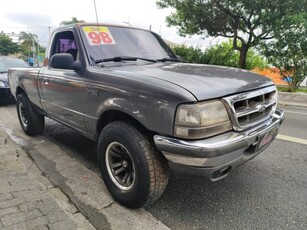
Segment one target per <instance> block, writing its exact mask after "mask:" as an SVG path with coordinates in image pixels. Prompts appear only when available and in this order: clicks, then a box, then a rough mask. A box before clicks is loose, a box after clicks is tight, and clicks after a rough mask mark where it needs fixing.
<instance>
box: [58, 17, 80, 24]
mask: <svg viewBox="0 0 307 230" xmlns="http://www.w3.org/2000/svg"><path fill="white" fill-rule="evenodd" d="M79 22H85V21H83V20H78V19H77V18H76V17H72V18H71V20H69V21H62V22H61V23H60V25H61V26H65V25H70V24H76V23H79Z"/></svg>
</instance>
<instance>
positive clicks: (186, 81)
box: [110, 63, 274, 100]
mask: <svg viewBox="0 0 307 230" xmlns="http://www.w3.org/2000/svg"><path fill="white" fill-rule="evenodd" d="M110 69H113V68H110ZM112 72H113V73H114V74H119V75H125V76H130V77H137V76H139V77H141V78H143V79H144V77H145V76H147V77H153V78H158V79H161V80H163V81H167V82H170V83H173V84H176V85H178V86H180V87H182V88H184V89H186V90H188V91H189V92H190V93H192V94H193V95H194V96H195V98H196V99H197V100H206V99H212V98H220V97H224V96H226V95H231V94H235V93H239V92H244V91H249V90H253V89H257V88H262V87H266V86H269V85H273V84H274V83H273V82H272V81H271V80H270V79H269V78H267V77H263V76H261V75H259V74H255V73H252V72H250V71H247V70H242V69H237V68H230V67H221V66H213V65H202V64H188V63H171V64H169V63H163V64H162V63H157V64H149V65H129V66H122V68H116V70H114V71H112Z"/></svg>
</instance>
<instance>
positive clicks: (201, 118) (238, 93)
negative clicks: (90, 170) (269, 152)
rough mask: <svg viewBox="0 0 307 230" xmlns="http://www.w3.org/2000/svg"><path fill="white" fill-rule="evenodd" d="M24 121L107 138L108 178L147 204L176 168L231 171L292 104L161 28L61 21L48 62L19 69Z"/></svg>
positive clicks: (124, 195) (218, 173)
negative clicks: (168, 38)
mask: <svg viewBox="0 0 307 230" xmlns="http://www.w3.org/2000/svg"><path fill="white" fill-rule="evenodd" d="M9 83H10V86H11V91H12V94H13V95H14V96H15V97H16V100H17V113H18V118H19V121H20V124H21V127H22V129H23V130H24V132H25V133H26V134H28V135H37V134H40V133H41V132H42V131H43V129H44V124H45V122H44V117H45V116H47V117H49V118H51V119H54V120H56V121H59V122H61V123H63V124H64V125H67V126H69V127H72V128H73V129H75V130H78V131H79V132H80V133H82V134H83V135H85V136H86V137H88V138H90V139H92V140H93V141H95V142H96V145H97V155H98V164H99V167H100V171H101V174H102V177H103V179H104V182H105V184H106V186H107V187H108V189H109V191H110V193H111V194H112V196H113V197H114V199H115V200H117V201H118V202H119V203H121V204H123V205H125V206H127V207H130V208H139V207H142V206H144V205H147V204H149V203H151V202H153V201H154V200H156V199H158V198H159V197H160V195H161V194H162V193H163V192H164V190H165V188H166V186H167V182H168V178H169V173H170V169H172V170H173V171H174V172H178V173H185V174H192V175H197V176H205V177H207V178H210V180H212V181H217V180H219V179H222V178H224V177H226V176H227V175H228V174H229V173H230V172H231V171H232V170H233V169H234V168H235V167H237V166H239V165H241V164H243V163H244V162H246V161H248V160H250V159H252V158H253V157H255V156H256V155H258V154H259V153H260V152H262V151H263V150H264V149H266V148H267V147H268V146H269V145H270V143H271V142H272V141H273V139H274V138H275V136H276V135H277V133H278V130H279V127H280V125H281V123H282V121H283V117H284V113H283V112H282V111H281V110H279V109H277V91H276V87H275V86H274V84H273V82H272V81H270V80H269V79H268V78H265V77H262V76H260V75H257V74H254V73H251V72H249V71H245V70H240V69H235V68H226V67H218V66H210V65H199V64H188V63H184V62H182V61H181V60H180V59H178V57H177V56H176V55H175V54H174V53H173V52H172V50H171V49H170V48H169V47H168V46H167V45H166V44H165V42H164V41H163V40H162V39H161V38H160V37H159V36H158V35H157V34H155V33H153V32H151V31H147V30H143V29H137V28H132V27H124V26H115V25H106V24H101V25H97V24H75V25H70V26H66V27H61V28H58V29H56V30H55V31H54V32H53V34H52V36H51V40H50V43H49V46H48V48H47V51H46V57H45V61H44V66H43V67H42V68H25V69H17V68H15V69H11V70H10V71H9Z"/></svg>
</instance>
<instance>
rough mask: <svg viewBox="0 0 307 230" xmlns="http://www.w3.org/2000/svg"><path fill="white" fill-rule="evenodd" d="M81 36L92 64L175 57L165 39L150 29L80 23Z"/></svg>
mask: <svg viewBox="0 0 307 230" xmlns="http://www.w3.org/2000/svg"><path fill="white" fill-rule="evenodd" d="M82 35H83V39H84V40H85V44H86V45H85V46H86V49H87V52H88V55H89V57H90V58H91V60H92V61H93V62H94V63H99V62H100V61H102V62H103V61H104V60H108V61H110V60H114V61H119V60H123V61H136V60H143V61H146V59H147V60H156V61H163V60H165V61H166V60H170V61H174V60H178V59H177V57H176V55H175V54H174V53H173V52H172V51H171V49H170V48H169V47H168V46H167V45H166V44H165V42H164V41H163V40H162V39H161V38H160V37H159V36H158V35H157V34H155V33H152V32H150V31H146V30H141V29H135V28H129V27H127V28H126V27H115V26H114V27H113V26H83V27H82ZM119 57H120V58H119ZM125 57H129V58H125Z"/></svg>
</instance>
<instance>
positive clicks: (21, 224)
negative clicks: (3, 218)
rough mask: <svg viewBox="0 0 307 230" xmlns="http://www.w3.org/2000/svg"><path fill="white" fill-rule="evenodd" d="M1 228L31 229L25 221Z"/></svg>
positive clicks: (9, 229)
mask: <svg viewBox="0 0 307 230" xmlns="http://www.w3.org/2000/svg"><path fill="white" fill-rule="evenodd" d="M3 230H32V229H29V228H28V226H27V225H26V223H18V224H14V225H11V226H7V227H4V228H3Z"/></svg>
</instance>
